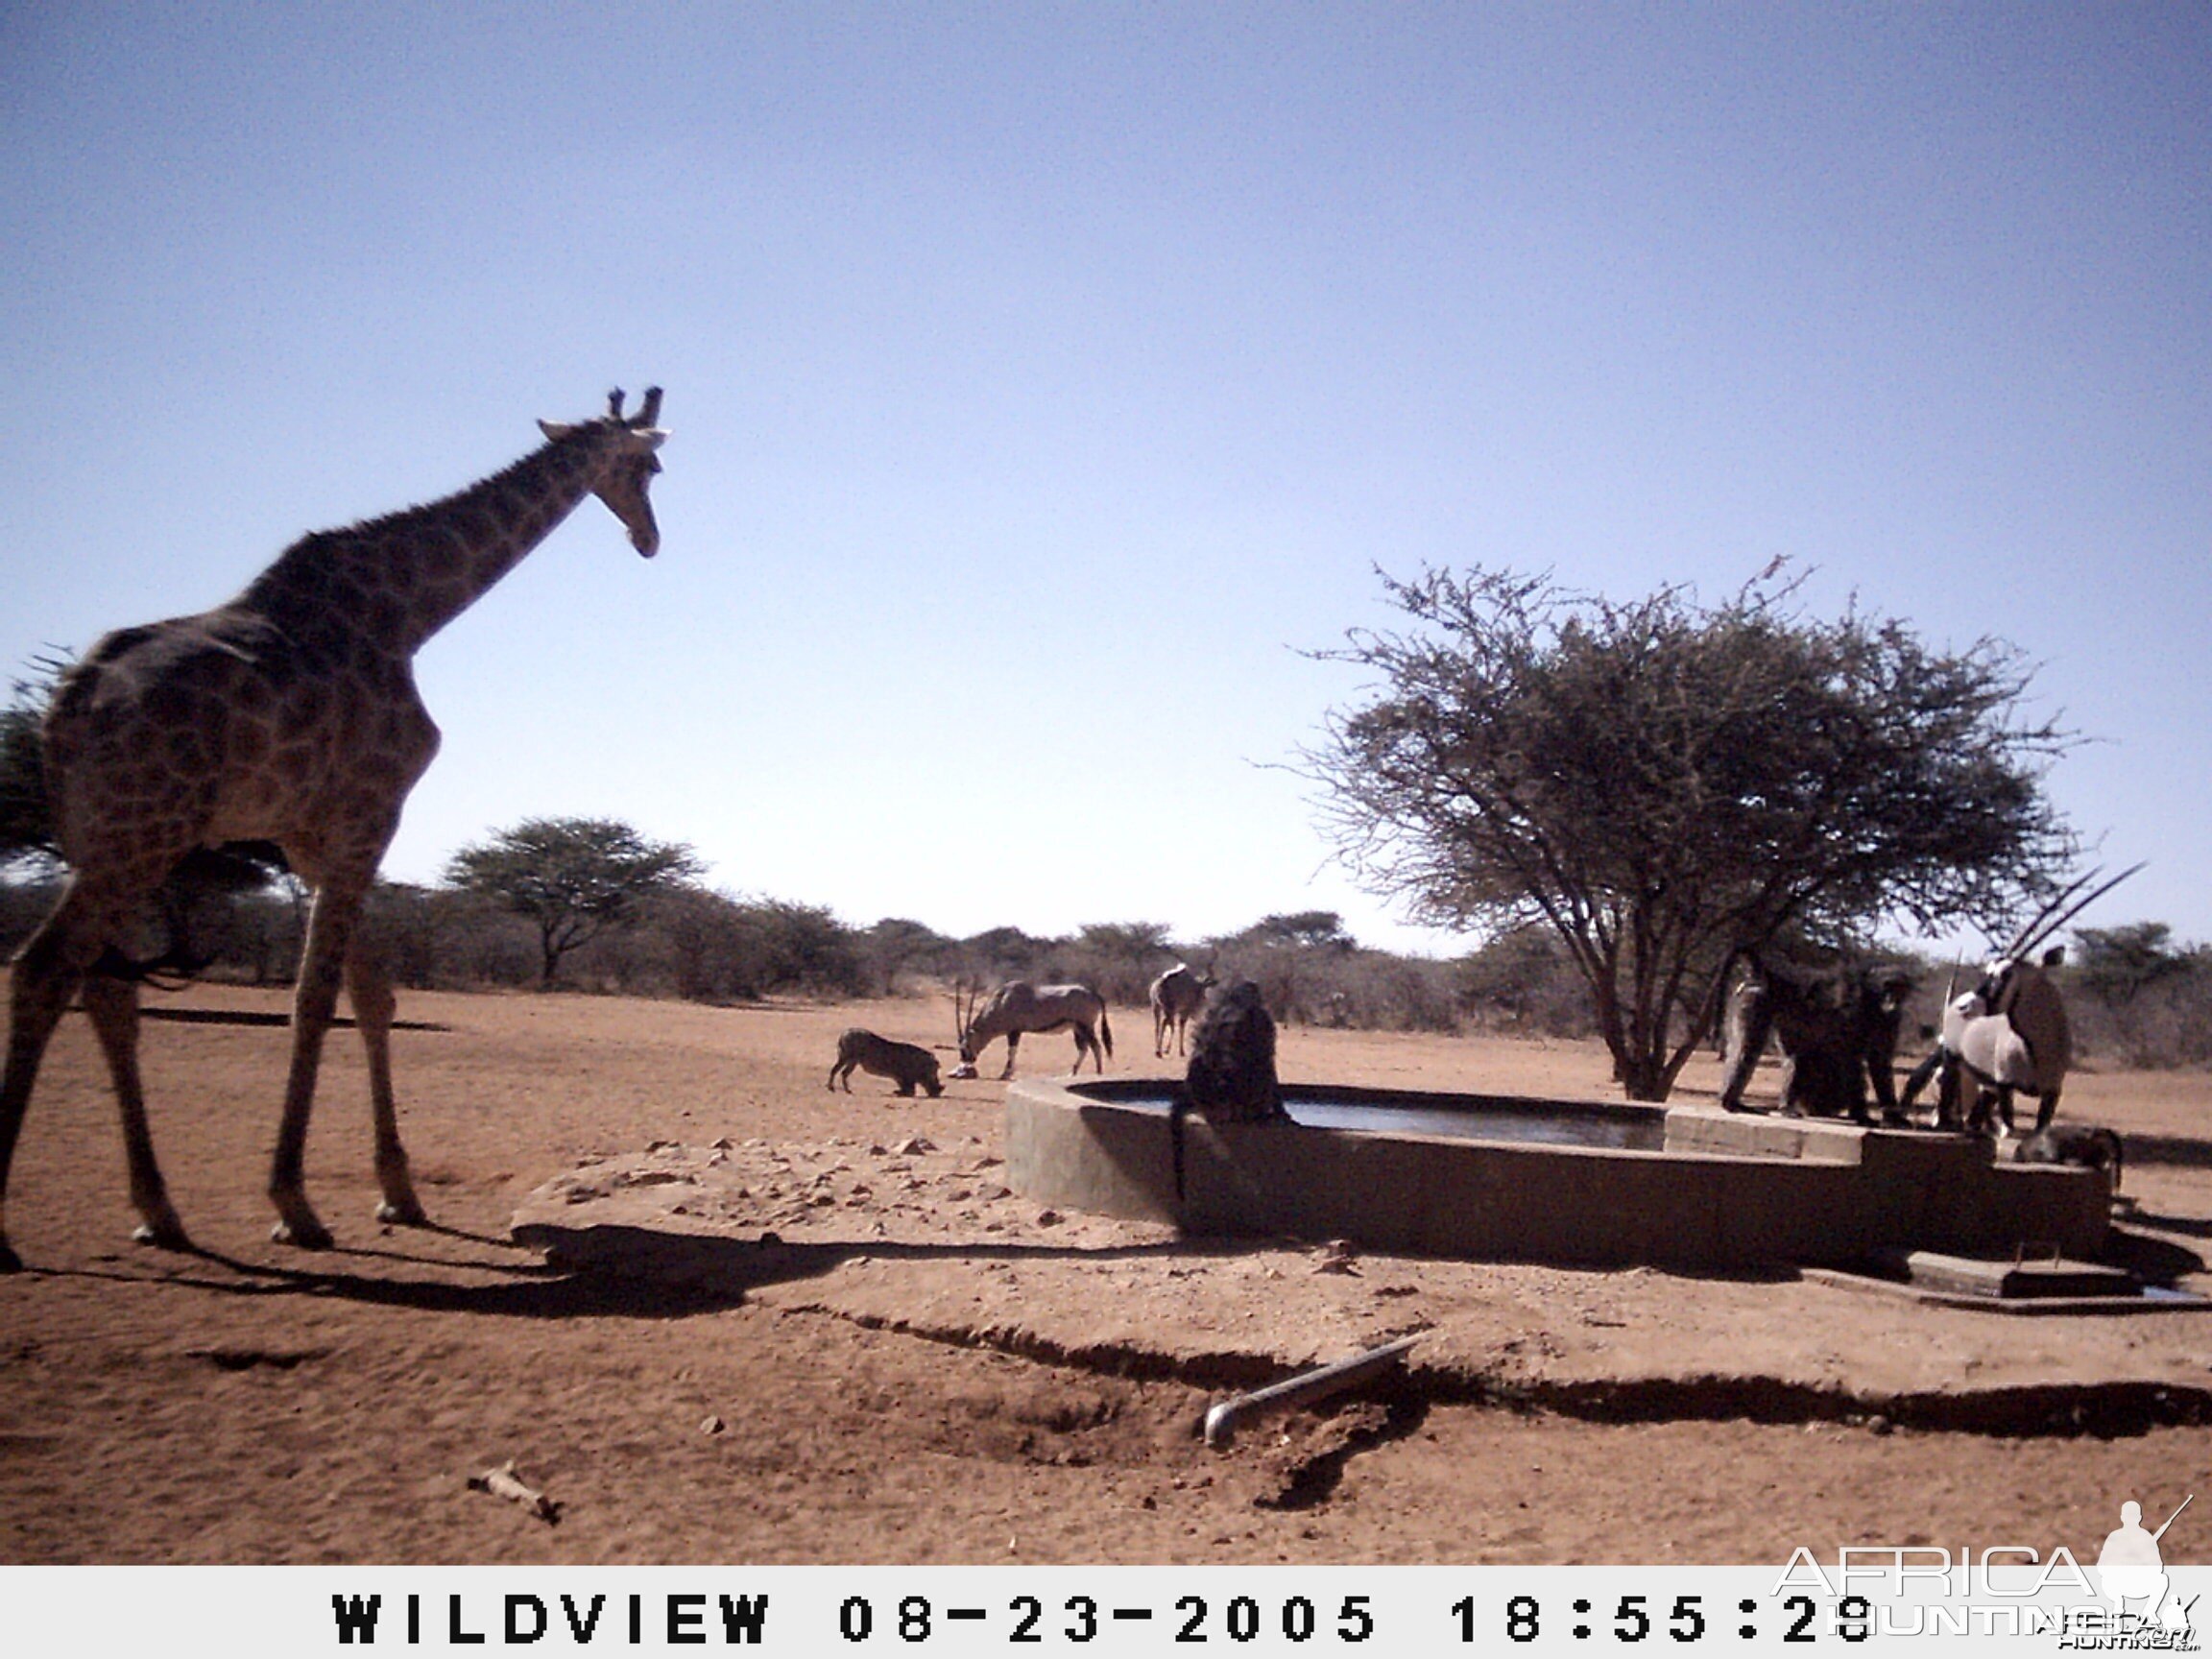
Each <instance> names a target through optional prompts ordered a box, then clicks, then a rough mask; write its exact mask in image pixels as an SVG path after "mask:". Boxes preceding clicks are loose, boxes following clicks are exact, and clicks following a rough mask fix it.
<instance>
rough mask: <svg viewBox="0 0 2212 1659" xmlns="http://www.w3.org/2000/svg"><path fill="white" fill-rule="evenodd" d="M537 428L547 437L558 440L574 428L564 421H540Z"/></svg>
mask: <svg viewBox="0 0 2212 1659" xmlns="http://www.w3.org/2000/svg"><path fill="white" fill-rule="evenodd" d="M538 430H539V431H541V432H542V433H544V434H545V436H546V437H547V438H549V439H552V440H554V441H555V442H558V441H560V440H561V439H563V438H565V437H567V436H568V434H569V433H571V432H573V431H575V430H576V428H575V427H574V426H572V425H570V424H569V423H568V422H567V421H539V422H538Z"/></svg>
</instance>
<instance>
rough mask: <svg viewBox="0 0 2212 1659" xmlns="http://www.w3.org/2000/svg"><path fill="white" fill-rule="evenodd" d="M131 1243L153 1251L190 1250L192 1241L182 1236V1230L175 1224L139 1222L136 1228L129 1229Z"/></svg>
mask: <svg viewBox="0 0 2212 1659" xmlns="http://www.w3.org/2000/svg"><path fill="white" fill-rule="evenodd" d="M131 1241H132V1243H134V1244H144V1245H146V1246H147V1247H148V1248H150V1249H154V1250H189V1249H191V1248H192V1240H191V1239H189V1238H186V1237H185V1236H184V1229H183V1228H182V1227H180V1226H179V1225H177V1224H176V1223H175V1222H169V1223H167V1224H165V1225H156V1223H154V1222H152V1221H141V1222H139V1223H138V1225H137V1226H135V1227H133V1228H132V1229H131Z"/></svg>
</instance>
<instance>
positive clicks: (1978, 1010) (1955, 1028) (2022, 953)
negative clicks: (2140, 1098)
mask: <svg viewBox="0 0 2212 1659" xmlns="http://www.w3.org/2000/svg"><path fill="white" fill-rule="evenodd" d="M2142 868H2143V866H2142V865H2140V864H2136V865H2133V866H2131V867H2130V868H2128V869H2127V870H2123V871H2122V872H2121V873H2120V874H2119V875H2117V876H2115V877H2113V878H2112V879H2111V880H2109V881H2107V882H2105V883H2104V885H2103V886H2101V887H2099V888H2097V889H2096V890H2095V891H2093V892H2091V893H2090V894H2088V895H2087V896H2086V897H2084V898H2080V899H2077V898H2076V897H2075V896H2076V895H2077V894H2079V893H2080V891H2081V889H2082V888H2084V887H2086V886H2088V884H2089V883H2090V882H2091V881H2093V880H2095V879H2096V878H2097V877H2098V876H2099V875H2100V874H2101V872H2099V871H2095V870H2092V871H2091V872H2090V873H2089V874H2088V875H2086V876H2084V877H2082V878H2080V880H2079V881H2076V882H2075V883H2074V884H2073V885H2072V886H2070V887H2068V888H2066V889H2065V891H2063V892H2061V893H2060V894H2059V895H2058V897H2057V898H2056V899H2054V900H2052V901H2051V902H2050V903H2049V904H2047V905H2045V906H2044V907H2043V909H2042V911H2041V912H2040V913H2039V914H2038V915H2037V916H2036V917H2035V919H2034V920H2033V921H2032V922H2031V923H2029V924H2028V926H2025V927H2023V928H2022V929H2021V930H2020V933H2019V935H2018V937H2016V938H2015V939H2014V940H2013V941H2012V943H2011V944H2010V945H2008V946H2007V947H2006V948H2005V949H2004V950H2002V951H2000V952H1999V953H1998V954H1997V955H1996V956H1995V957H1994V958H1992V959H1991V961H1990V962H1989V964H1988V965H1987V966H1986V967H1985V968H1984V970H1983V971H1982V979H1981V982H1980V983H1979V984H1977V985H1976V986H1975V987H1974V989H1973V990H1971V991H1969V992H1967V993H1966V994H1965V995H1963V996H1961V997H1957V998H1950V999H1949V1000H1948V1001H1946V1003H1945V1004H1944V1008H1943V1034H1942V1037H1941V1039H1940V1041H1939V1042H1938V1044H1937V1046H1936V1052H1935V1053H1933V1054H1931V1055H1929V1056H1928V1058H1927V1059H1925V1060H1923V1061H1922V1062H1921V1063H1920V1064H1919V1066H1918V1067H1916V1068H1915V1069H1914V1070H1913V1072H1912V1075H1911V1078H1910V1079H1909V1080H1908V1081H1907V1083H1906V1085H1905V1096H1904V1106H1905V1107H1906V1109H1907V1110H1910V1109H1911V1106H1912V1103H1913V1102H1914V1101H1915V1100H1917V1099H1918V1098H1919V1095H1920V1091H1921V1090H1922V1089H1923V1088H1924V1087H1926V1085H1927V1082H1928V1079H1929V1078H1930V1077H1931V1076H1932V1075H1938V1074H1939V1076H1940V1081H1939V1083H1938V1084H1937V1091H1936V1123H1937V1126H1938V1127H1940V1128H1944V1129H1957V1128H1960V1127H1961V1126H1963V1127H1964V1128H1965V1129H1966V1130H1968V1131H1969V1132H1970V1133H1974V1134H1985V1133H1987V1132H1988V1130H1989V1127H1990V1121H1991V1110H1992V1108H1994V1109H1995V1116H1996V1117H1997V1118H2000V1119H2002V1121H2003V1122H2004V1125H2005V1130H2006V1132H2007V1133H2008V1134H2009V1133H2010V1132H2011V1130H2012V1128H2013V1122H2012V1096H2013V1095H2014V1094H2032V1095H2034V1096H2035V1099H2036V1111H2035V1129H2034V1134H2036V1135H2042V1134H2044V1133H2045V1132H2046V1131H2048V1130H2049V1129H2050V1127H2051V1119H2052V1118H2053V1116H2054V1115H2055V1114H2056V1112H2057V1110H2058V1095H2059V1092H2060V1090H2061V1089H2062V1088H2063V1086H2064V1085H2065V1082H2066V1073H2067V1071H2068V1070H2070V1069H2071V1068H2072V1066H2073V1064H2074V1033H2073V1029H2072V1026H2071V1025H2070V1024H2069V1022H2068V1021H2067V1018H2066V1002H2065V998H2062V997H2060V996H2059V994H2058V987H2057V984H2056V982H2055V981H2054V980H2053V979H2052V977H2051V974H2050V970H2051V969H2053V968H2055V967H2056V966H2057V965H2058V962H2059V960H2060V958H2061V956H2062V955H2063V951H2062V950H2051V951H2049V952H2047V953H2046V954H2045V956H2044V958H2043V960H2042V961H2041V962H2032V961H2030V960H2029V957H2030V956H2031V955H2032V953H2033V952H2034V951H2036V950H2040V949H2041V948H2042V947H2043V945H2044V944H2045V943H2047V942H2048V941H2049V940H2050V939H2051V938H2052V937H2053V936H2054V935H2055V934H2056V933H2057V931H2058V930H2059V929H2060V928H2061V927H2063V926H2066V924H2067V923H2069V922H2071V921H2073V920H2074V918H2075V917H2077V916H2079V915H2080V913H2081V912H2082V911H2083V910H2085V909H2087V908H2088V907H2089V906H2090V905H2091V904H2093V903H2094V902H2097V901H2098V900H2099V899H2102V898H2103V897H2104V895H2105V894H2107V893H2109V892H2111V891H2112V889H2113V888H2115V887H2117V886H2119V885H2120V883H2121V882H2123V881H2125V880H2127V879H2128V877H2130V876H2132V875H2134V874H2135V872H2136V871H2138V870H2140V869H2142ZM2070 901H2071V902H2072V905H2071V908H2069V909H2068V910H2067V911H2066V912H2065V914H2063V915H2060V916H2057V917H2056V920H2053V916H2054V913H2055V912H2056V911H2057V909H2058V907H2059V906H2060V905H2062V904H2067V903H2068V902H2070Z"/></svg>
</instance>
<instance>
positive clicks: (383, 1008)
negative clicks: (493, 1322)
mask: <svg viewBox="0 0 2212 1659" xmlns="http://www.w3.org/2000/svg"><path fill="white" fill-rule="evenodd" d="M346 995H347V997H348V998H349V999H350V1000H351V1002H352V1004H353V1022H354V1024H355V1025H357V1026H359V1027H360V1030H361V1046H362V1048H363V1049H364V1050H365V1051H366V1052H367V1055H368V1059H369V1103H370V1108H371V1110H372V1112H373V1114H374V1117H375V1122H376V1187H377V1190H379V1191H380V1192H382V1193H383V1195H384V1199H383V1202H382V1203H380V1204H378V1205H377V1206H376V1219H377V1220H379V1221H383V1222H387V1223H389V1224H391V1225H393V1226H397V1227H427V1226H428V1225H429V1224H430V1217H429V1215H428V1214H426V1213H425V1212H424V1211H423V1209H422V1201H421V1199H420V1198H418V1197H416V1196H415V1183H414V1180H413V1179H412V1177H410V1176H409V1175H408V1173H407V1148H406V1147H405V1146H403V1145H401V1144H400V1142H399V1103H398V1100H397V1097H396V1096H395V1095H394V1094H393V1093H392V1016H393V1014H394V1013H395V1012H396V1011H397V1007H398V1003H397V999H396V998H394V997H393V995H392V975H391V974H389V973H388V972H386V970H385V967H384V964H383V963H382V962H381V961H380V960H378V959H377V957H376V955H375V953H374V952H373V951H372V950H367V949H365V948H364V947H363V946H361V945H360V944H359V943H356V944H355V945H354V947H353V949H352V950H349V951H348V952H347V956H346Z"/></svg>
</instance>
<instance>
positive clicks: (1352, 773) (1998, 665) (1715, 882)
mask: <svg viewBox="0 0 2212 1659" xmlns="http://www.w3.org/2000/svg"><path fill="white" fill-rule="evenodd" d="M1383 582H1384V585H1385V587H1386V589H1387V590H1388V592H1389V596H1390V598H1391V600H1392V601H1393V602H1394V603H1395V604H1396V605H1397V606H1398V607H1399V608H1400V609H1401V610H1403V611H1404V612H1405V613H1407V615H1408V616H1409V617H1411V618H1412V619H1413V621H1414V623H1415V624H1417V627H1416V628H1415V629H1413V630H1412V631H1409V632H1407V633H1404V634H1391V633H1379V632H1369V631H1355V632H1354V633H1352V634H1351V635H1350V636H1349V637H1348V643H1347V644H1346V645H1345V646H1344V647H1343V648H1341V649H1338V650H1334V651H1329V652H1322V653H1319V654H1318V655H1319V656H1321V657H1322V658H1324V659H1327V660H1332V661H1348V662H1353V663H1357V664H1358V665H1360V666H1362V667H1364V668H1368V669H1372V670H1374V671H1376V673H1377V674H1378V675H1379V676H1380V680H1381V684H1380V685H1378V686H1377V687H1376V689H1375V690H1374V691H1373V692H1372V694H1371V695H1369V696H1368V697H1367V699H1366V700H1365V701H1363V702H1361V703H1358V704H1357V705H1355V706H1353V707H1351V708H1348V709H1338V710H1335V711H1333V712H1332V713H1331V715H1330V716H1329V717H1328V721H1327V724H1326V728H1325V733H1326V740H1325V741H1324V742H1323V743H1322V744H1321V745H1319V746H1318V747H1316V748H1313V749H1310V750H1308V751H1306V752H1305V753H1304V754H1303V755H1302V757H1301V759H1302V762H1303V770H1304V771H1305V774H1306V776H1308V777H1309V778H1310V780H1312V781H1316V782H1318V783H1319V784H1321V785H1322V794H1321V796H1320V798H1319V800H1318V801H1317V803H1316V805H1317V806H1318V808H1319V810H1320V812H1321V815H1322V822H1323V826H1324V829H1326V830H1327V831H1328V832H1329V833H1330V835H1331V836H1332V838H1333V839H1334V842H1335V844H1336V847H1337V849H1338V853H1339V855H1340V856H1341V857H1342V858H1343V859H1344V861H1345V862H1346V863H1347V865H1348V866H1350V867H1351V869H1352V870H1353V871H1354V873H1355V875H1357V876H1358V877H1359V878H1361V879H1362V880H1363V881H1364V882H1365V884H1367V885H1368V886H1369V887H1370V888H1372V889H1373V890H1375V891H1379V892H1382V893H1384V894H1388V895H1390V896H1393V897H1396V898H1399V899H1401V900H1404V901H1407V902H1409V903H1410V905H1411V907H1412V908H1413V910H1414V911H1415V913H1416V914H1417V915H1418V916H1420V917H1421V918H1422V919H1423V920H1425V921H1428V922H1431V923H1434V924H1440V925H1444V926H1470V927H1478V928H1482V929H1485V930H1491V931H1495V930H1499V929H1503V928H1505V927H1509V926H1515V925H1517V924H1521V923H1525V922H1527V921H1530V920H1534V919H1537V918H1541V919H1543V920H1544V921H1547V922H1549V923H1550V924H1551V926H1553V927H1554V928H1556V929H1557V930H1558V932H1559V934H1560V935H1561V937H1562V938H1563V939H1564V940H1565V941H1566V943H1567V945H1568V948H1569V949H1570V950H1571V951H1572V952H1573V953H1574V956H1575V963H1576V966H1577V967H1578V968H1579V969H1580V970H1581V972H1582V974H1584V976H1585V977H1586V978H1587V979H1588V980H1589V981H1590V984H1591V987H1592V990H1593V993H1594V995H1595V997H1596V998H1597V1003H1598V1008H1597V1012H1598V1016H1599V1027H1600V1029H1601V1030H1602V1031H1604V1033H1605V1035H1606V1040H1607V1042H1608V1044H1609V1045H1610V1046H1612V1047H1613V1051H1614V1056H1615V1059H1616V1061H1617V1062H1619V1063H1620V1065H1621V1068H1622V1075H1623V1080H1624V1081H1625V1082H1626V1083H1627V1084H1628V1087H1629V1091H1630V1093H1631V1094H1633V1095H1635V1096H1637V1097H1639V1098H1648V1099H1657V1098H1664V1097H1665V1094H1666V1091H1667V1089H1668V1088H1669V1087H1671V1084H1672V1081H1673V1078H1674V1075H1675V1073H1676V1072H1677V1071H1678V1070H1679V1069H1680V1065H1681V1062H1682V1061H1683V1060H1684V1059H1686V1058H1687V1057H1688V1054H1689V1052H1690V1050H1691V1047H1692V1046H1693V1045H1694V1043H1695V1036H1696V1030H1697V1028H1698V1027H1699V1026H1701V1025H1702V1024H1703V1023H1704V1022H1706V1021H1707V1020H1708V1019H1709V1017H1710V1015H1711V1013H1712V1011H1713V1009H1714V1008H1715V1007H1716V1006H1717V1004H1718V999H1719V992H1720V987H1719V976H1720V974H1721V973H1722V972H1723V971H1724V968H1725V965H1726V958H1727V956H1728V953H1729V952H1730V951H1731V950H1734V949H1735V948H1737V947H1739V946H1743V945H1753V946H1756V945H1759V944H1763V943H1765V942H1766V941H1767V940H1768V939H1770V938H1772V937H1773V936H1774V935H1775V934H1776V933H1777V932H1778V931H1780V930H1782V929H1784V928H1791V929H1796V930H1801V931H1805V932H1810V933H1813V934H1816V935H1817V934H1827V935H1830V936H1839V937H1840V936H1848V935H1851V934H1854V933H1857V932H1859V931H1861V930H1862V929H1863V928H1866V927H1869V926H1873V925H1875V924H1877V923H1880V922H1890V923H1913V924H1918V925H1920V926H1924V927H1933V926H1935V925H1936V924H1937V923H1940V922H1944V921H1947V920H1951V919H1955V918H1960V917H1967V918H1971V919H1973V920H1975V921H1977V922H1979V923H1983V924H1984V925H1985V926H1986V925H1991V924H1992V923H1994V922H1996V921H1999V920H2001V919H2002V918H2004V917H2006V916H2007V915H2008V914H2010V913H2012V912H2013V911H2014V910H2015V909H2016V908H2017V907H2018V905H2019V903H2020V902H2021V901H2022V899H2023V898H2024V896H2027V895H2032V894H2033V893H2036V892H2040V891H2048V890H2049V888H2050V887H2051V886H2052V885H2053V884H2054V882H2055V878H2056V875H2057V873H2058V872H2060V871H2061V870H2063V869H2064V868H2065V867H2066V865H2067V864H2068V863H2069V862H2070V861H2071V860H2072V858H2073V857H2074V855H2075V853H2076V844H2075V838H2074V836H2073V834H2072V832H2071V831H2070V830H2069V829H2067V827H2066V826H2065V825H2064V824H2063V823H2062V822H2061V821H2060V819H2059V818H2058V817H2057V815H2056V812H2055V811H2054V809H2053V808H2052V806H2051V805H2050V803H2049V802H2048V801H2047V800H2046V799H2045V797H2044V794H2043V790H2042V782H2041V780H2042V773H2043V771H2044V769H2045V767H2046V766H2047V765H2048V764H2049V762H2050V760H2051V759H2052V758H2053V757H2056V756H2057V755H2058V754H2060V753H2062V752H2063V751H2064V750H2065V749H2066V748H2067V747H2068V746H2069V743H2070V741H2071V738H2070V735H2069V734H2068V733H2064V732H2062V731H2060V730H2059V729H2058V728H2057V727H2056V726H2055V725H2052V724H2050V723H2048V722H2037V721H2034V720H2032V719H2029V718H2026V717H2025V716H2024V715H2023V713H2022V709H2021V701H2022V697H2023V694H2024V693H2025V691H2026V689H2027V686H2028V683H2029V681H2030V679H2031V677H2032V669H2030V668H2028V667H2027V666H2025V665H2024V664H2023V663H2022V661H2021V660H2020V658H2019V655H2018V653H2017V652H2016V651H2014V650H2013V649H2012V648H2011V647H2009V646H2007V645H2005V644H2003V643H2001V642H1996V641H1990V640H1984V641H1980V642H1978V643H1976V644H1975V645H1974V646H1972V647H1971V648H1969V649H1967V650H1965V651H1963V652H1957V653H1943V652H1936V651H1932V650H1930V649H1929V648H1927V647H1926V646H1925V645H1923V644H1922V643H1921V642H1920V640H1919V639H1918V638H1916V637H1914V635H1913V634H1912V632H1911V629H1909V628H1908V627H1907V626H1906V625H1905V624H1904V623H1902V622H1899V621H1894V620H1887V621H1875V620H1870V619H1868V618H1865V617H1862V616H1860V615H1858V614H1857V613H1849V614H1846V615H1844V616H1843V617H1842V618H1841V619H1839V620H1838V621H1834V622H1824V621H1816V620H1812V619H1809V618H1806V617H1804V616H1802V615H1799V614H1796V613H1792V612H1791V610H1790V609H1789V608H1788V607H1789V604H1790V601H1791V598H1792V596H1793V594H1794V591H1795V588H1794V585H1793V584H1789V585H1782V586H1779V587H1771V586H1763V585H1762V584H1761V583H1759V582H1754V583H1752V584H1750V585H1748V586H1747V587H1745V588H1744V589H1743V590H1742V591H1740V592H1739V593H1737V594H1736V595H1735V596H1734V597H1733V598H1731V599H1730V600H1729V601H1727V602H1726V603H1725V604H1722V605H1719V606H1717V607H1713V608H1710V609H1708V608H1705V607H1701V606H1700V605H1699V604H1698V603H1697V602H1696V600H1695V596H1694V594H1692V592H1691V591H1690V590H1689V589H1685V588H1679V587H1674V588H1665V589H1660V590H1659V591H1657V592H1655V593H1653V594H1651V595H1650V596H1648V597H1647V598H1643V599H1638V600H1633V601H1629V602H1624V603H1616V602H1614V601H1612V600H1608V599H1604V598H1600V597H1595V596H1590V595H1583V594H1576V593H1572V592H1569V591H1566V590H1564V589H1559V588H1557V587H1555V586H1554V585H1553V584H1552V583H1551V579H1550V578H1549V577H1548V576H1545V577H1527V576H1521V575H1514V574H1510V573H1504V572H1491V571H1483V570H1480V569H1476V570H1472V571H1469V572H1466V573H1464V574H1459V573H1453V572H1447V571H1429V572H1426V573H1424V574H1423V575H1422V576H1421V577H1420V578H1418V579H1417V580H1414V581H1410V582H1401V581H1397V580H1394V579H1392V578H1390V577H1388V576H1384V577H1383ZM1676 1008H1680V1009H1683V1010H1685V1011H1686V1012H1687V1013H1688V1014H1689V1016H1690V1018H1689V1019H1688V1021H1687V1022H1679V1026H1680V1027H1681V1028H1679V1029H1676V1030H1675V1031H1674V1041H1673V1042H1672V1045H1671V1022H1670V1018H1669V1017H1670V1014H1671V1011H1672V1010H1674V1009H1676Z"/></svg>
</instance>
